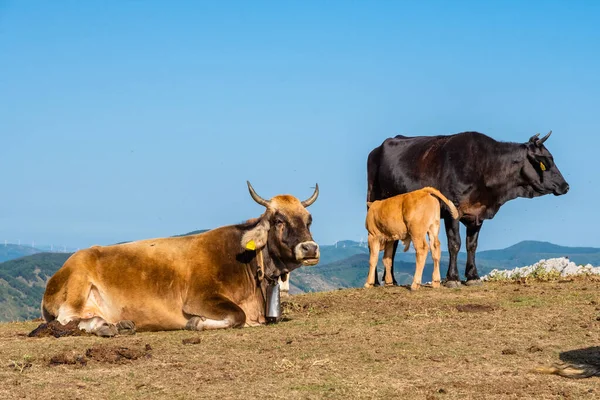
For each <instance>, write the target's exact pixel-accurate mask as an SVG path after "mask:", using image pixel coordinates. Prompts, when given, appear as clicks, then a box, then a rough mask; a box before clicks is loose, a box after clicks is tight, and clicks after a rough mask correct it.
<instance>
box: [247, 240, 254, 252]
mask: <svg viewBox="0 0 600 400" xmlns="http://www.w3.org/2000/svg"><path fill="white" fill-rule="evenodd" d="M246 249H248V250H256V243H255V242H254V240H251V241H249V242H248V243H246Z"/></svg>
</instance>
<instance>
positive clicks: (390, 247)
mask: <svg viewBox="0 0 600 400" xmlns="http://www.w3.org/2000/svg"><path fill="white" fill-rule="evenodd" d="M397 246H398V241H395V242H387V243H386V244H385V250H384V253H383V266H384V267H385V269H384V271H385V272H384V280H385V286H394V285H397V283H396V279H394V272H393V270H392V265H393V261H394V247H397Z"/></svg>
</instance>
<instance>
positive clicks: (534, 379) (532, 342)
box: [0, 278, 600, 400]
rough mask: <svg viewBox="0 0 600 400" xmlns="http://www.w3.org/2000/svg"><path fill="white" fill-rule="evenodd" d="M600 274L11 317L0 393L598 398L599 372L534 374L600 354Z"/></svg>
mask: <svg viewBox="0 0 600 400" xmlns="http://www.w3.org/2000/svg"><path fill="white" fill-rule="evenodd" d="M599 288H600V280H597V279H596V280H594V279H591V278H585V279H577V280H575V281H568V282H553V283H543V282H539V283H535V284H502V283H486V284H485V285H484V286H482V287H468V288H467V287H463V288H462V289H440V290H433V289H430V288H423V289H421V290H420V291H419V292H416V293H411V292H410V291H408V290H407V289H406V288H403V287H392V288H384V287H380V288H374V289H369V290H367V289H349V290H339V291H334V292H327V293H315V294H306V295H298V296H293V297H291V298H288V299H285V303H284V317H285V318H284V321H282V322H281V323H279V324H275V325H269V326H263V327H258V328H245V329H240V330H225V331H209V332H189V331H176V332H157V333H138V334H136V335H133V336H123V337H116V338H113V339H102V338H97V337H90V336H69V337H61V338H54V337H44V338H28V337H27V334H28V333H29V332H30V331H31V330H32V329H34V328H35V327H37V326H38V325H39V321H38V322H26V323H5V324H0V398H1V399H16V398H32V399H33V398H37V399H76V398H80V399H84V398H95V399H104V398H107V399H108V398H110V399H121V398H122V399H147V398H170V399H187V398H207V399H208V398H211V399H213V398H220V399H252V398H259V397H260V398H269V399H271V398H272V399H321V398H340V399H341V398H344V399H348V398H352V399H354V398H366V399H371V398H401V399H428V400H429V399H596V398H600V385H599V383H600V378H598V377H592V378H588V379H581V380H572V379H566V378H562V377H559V376H555V375H542V374H537V373H533V372H531V370H532V369H533V368H535V367H538V366H550V365H552V364H554V363H557V362H561V361H567V362H583V361H587V362H600V347H596V346H600V341H599V339H600V329H599V328H600V292H599V290H598V289H599Z"/></svg>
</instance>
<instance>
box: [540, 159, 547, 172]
mask: <svg viewBox="0 0 600 400" xmlns="http://www.w3.org/2000/svg"><path fill="white" fill-rule="evenodd" d="M540 169H541V170H542V171H545V170H546V164H544V163H543V162H542V161H540Z"/></svg>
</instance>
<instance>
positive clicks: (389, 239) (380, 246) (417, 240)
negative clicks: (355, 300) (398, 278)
mask: <svg viewBox="0 0 600 400" xmlns="http://www.w3.org/2000/svg"><path fill="white" fill-rule="evenodd" d="M438 199H439V200H441V201H443V202H444V203H445V204H446V206H447V207H448V210H449V211H450V214H451V215H452V218H453V219H457V218H458V210H457V209H456V207H455V206H454V204H452V203H451V202H450V201H449V200H448V199H447V198H446V197H445V196H444V195H443V194H441V193H440V192H439V191H438V190H437V189H434V188H432V187H425V188H423V189H419V190H415V191H414V192H410V193H405V194H400V195H397V196H394V197H390V198H388V199H385V200H377V201H374V202H368V203H367V207H368V211H367V220H366V223H365V225H366V228H367V231H369V251H370V259H369V275H368V276H367V282H366V283H365V287H367V288H368V287H373V286H374V285H375V280H376V273H377V269H376V267H377V259H378V257H379V252H380V251H381V250H385V253H384V255H383V265H384V266H385V270H386V272H385V285H386V286H388V285H390V286H391V285H393V284H394V283H393V282H394V277H393V275H392V271H391V268H392V258H393V254H394V242H395V241H397V240H401V241H402V243H403V244H404V251H407V250H408V248H409V247H410V242H411V241H412V242H413V245H414V247H415V250H416V252H417V266H416V270H415V276H414V279H413V283H412V285H411V286H410V288H411V290H416V289H418V288H419V286H421V277H422V275H423V268H424V267H425V259H426V258H427V247H428V246H427V241H426V239H425V235H426V234H427V235H428V236H429V247H431V256H432V257H433V287H434V288H438V287H439V286H440V257H441V253H442V252H441V249H440V241H439V239H438V234H439V232H440V202H439V201H438Z"/></svg>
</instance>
